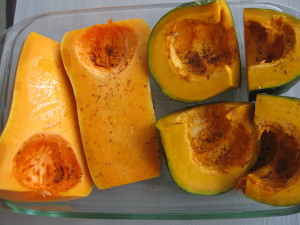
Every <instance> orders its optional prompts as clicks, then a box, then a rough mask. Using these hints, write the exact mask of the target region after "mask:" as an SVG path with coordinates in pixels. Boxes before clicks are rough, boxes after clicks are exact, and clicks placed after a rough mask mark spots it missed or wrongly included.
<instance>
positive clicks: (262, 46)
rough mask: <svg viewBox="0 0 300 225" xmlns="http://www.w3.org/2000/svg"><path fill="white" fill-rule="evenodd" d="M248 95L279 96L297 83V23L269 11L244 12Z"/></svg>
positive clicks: (299, 61) (252, 97) (299, 55)
mask: <svg viewBox="0 0 300 225" xmlns="http://www.w3.org/2000/svg"><path fill="white" fill-rule="evenodd" d="M244 31H245V47H246V65H247V77H248V92H249V98H250V100H255V96H256V94H258V93H267V94H281V93H284V92H286V91H288V90H289V89H290V88H291V87H292V86H293V85H295V84H296V83H297V82H298V80H299V75H300V45H299V42H300V20H299V19H297V18H295V17H293V16H291V15H288V14H285V13H282V12H277V11H274V10H269V9H245V10H244Z"/></svg>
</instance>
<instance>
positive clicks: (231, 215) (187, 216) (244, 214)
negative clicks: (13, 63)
mask: <svg viewBox="0 0 300 225" xmlns="http://www.w3.org/2000/svg"><path fill="white" fill-rule="evenodd" d="M227 2H228V4H229V6H230V7H231V6H235V5H240V6H243V5H249V4H254V3H256V4H261V5H265V4H267V5H271V6H275V7H279V8H285V9H287V10H293V11H296V12H298V13H300V11H299V10H297V9H294V8H292V7H290V6H287V5H284V4H280V3H275V2H273V3H272V2H267V1H255V0H254V1H253V0H252V1H251V0H249V1H239V2H231V1H227ZM182 3H186V2H182ZM182 3H163V4H147V5H126V6H115V7H100V8H90V9H80V10H67V11H59V12H48V13H41V14H38V15H35V16H31V17H29V18H27V19H25V20H23V21H20V22H18V23H16V24H15V25H13V26H12V27H10V28H9V29H7V30H5V31H4V32H2V33H0V39H3V38H5V37H6V35H7V33H8V32H10V31H13V30H18V32H15V33H14V34H15V35H13V37H10V39H12V42H14V39H15V38H16V37H17V36H18V34H19V33H21V32H22V30H24V29H25V28H26V27H27V26H29V25H30V24H32V23H34V22H35V21H36V20H39V19H42V18H44V17H51V16H59V15H66V14H76V13H78V14H82V13H87V12H93V11H98V10H101V9H104V8H106V9H107V8H112V9H117V8H119V9H124V8H133V7H147V6H148V7H150V6H153V7H155V6H161V5H166V6H167V5H170V6H171V5H174V6H176V5H180V4H182ZM9 57H11V56H9ZM0 133H1V132H0ZM0 205H1V206H2V207H3V208H5V209H8V210H10V211H12V212H14V213H18V214H26V215H36V216H49V217H64V218H87V219H130V220H132V219H135V220H199V219H235V218H257V217H274V216H287V215H292V214H296V213H299V212H300V205H296V206H292V207H287V208H283V209H282V208H280V209H271V210H257V211H239V212H212V213H201V212H199V213H178V212H176V213H106V212H105V213H104V212H103V213H101V212H71V211H48V210H47V211H46V210H35V209H27V208H21V207H18V206H17V205H15V204H14V203H13V202H10V201H7V200H5V199H0Z"/></svg>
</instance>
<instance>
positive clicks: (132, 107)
mask: <svg viewBox="0 0 300 225" xmlns="http://www.w3.org/2000/svg"><path fill="white" fill-rule="evenodd" d="M149 33H150V29H149V27H148V25H147V24H146V23H145V22H144V21H143V20H141V19H131V20H126V21H119V22H112V21H108V24H99V25H94V26H92V27H88V28H83V29H79V30H75V31H70V32H68V33H66V34H65V35H64V37H63V41H62V49H61V51H62V58H63V62H64V66H65V68H66V71H67V73H68V75H69V78H70V80H71V83H72V86H73V90H74V93H75V98H76V101H77V110H78V117H79V125H80V130H81V136H82V140H83V145H84V150H85V154H86V157H87V162H88V166H89V169H90V172H91V175H92V177H93V180H94V182H95V184H96V185H97V187H98V188H99V189H106V188H110V187H114V186H119V185H123V184H128V183H132V182H136V181H141V180H145V179H149V178H154V177H157V176H159V174H160V167H161V156H160V151H159V143H158V138H157V135H158V134H157V131H156V129H155V126H154V125H155V115H154V110H153V105H152V99H151V93H150V83H149V74H148V69H147V41H148V36H149Z"/></svg>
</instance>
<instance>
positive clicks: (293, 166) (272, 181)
mask: <svg viewBox="0 0 300 225" xmlns="http://www.w3.org/2000/svg"><path fill="white" fill-rule="evenodd" d="M290 127H292V126H290ZM292 130H293V129H291V130H290V129H289V130H287V129H285V128H284V127H282V126H281V125H280V124H274V125H270V126H266V127H265V128H264V132H263V133H262V136H261V140H262V143H261V154H260V157H259V158H258V162H257V164H256V166H255V168H254V170H255V171H254V172H253V174H254V175H255V176H257V177H259V178H260V179H261V180H262V182H263V183H264V186H265V187H266V188H268V189H280V188H286V187H287V186H288V185H289V183H290V182H292V181H291V180H290V179H291V178H293V177H295V174H296V175H297V174H299V172H300V164H299V162H300V143H299V140H297V138H296V137H298V135H295V134H294V133H293V132H292ZM297 176H298V175H297Z"/></svg>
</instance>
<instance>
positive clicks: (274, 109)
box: [237, 94, 300, 206]
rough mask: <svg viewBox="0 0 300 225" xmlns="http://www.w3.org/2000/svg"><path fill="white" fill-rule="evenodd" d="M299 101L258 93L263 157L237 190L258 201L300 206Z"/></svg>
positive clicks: (257, 103)
mask: <svg viewBox="0 0 300 225" xmlns="http://www.w3.org/2000/svg"><path fill="white" fill-rule="evenodd" d="M299 117H300V100H299V99H296V98H291V97H280V96H272V95H265V94H258V95H257V98H256V108H255V120H254V121H255V124H256V126H257V128H258V131H259V136H260V139H261V155H260V157H259V159H258V162H257V165H256V166H255V170H254V171H253V172H251V173H250V174H248V175H247V176H246V177H244V178H242V179H241V180H240V181H239V184H238V186H237V189H241V190H242V191H243V192H244V194H245V195H246V196H247V197H249V198H252V199H254V200H256V201H259V202H262V203H265V204H269V205H275V206H291V205H296V204H299V203H300V192H299V187H300V122H299Z"/></svg>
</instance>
